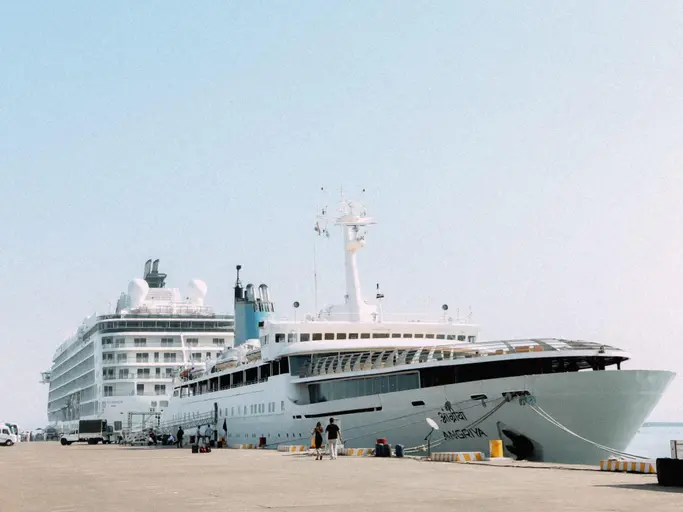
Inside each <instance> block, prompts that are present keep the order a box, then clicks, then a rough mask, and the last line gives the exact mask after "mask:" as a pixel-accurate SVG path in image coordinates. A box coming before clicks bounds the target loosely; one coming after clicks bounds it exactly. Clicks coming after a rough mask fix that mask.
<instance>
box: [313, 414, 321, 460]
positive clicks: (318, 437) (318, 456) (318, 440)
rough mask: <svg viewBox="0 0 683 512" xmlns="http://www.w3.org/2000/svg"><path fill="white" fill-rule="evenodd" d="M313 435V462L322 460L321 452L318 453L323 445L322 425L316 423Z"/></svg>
mask: <svg viewBox="0 0 683 512" xmlns="http://www.w3.org/2000/svg"><path fill="white" fill-rule="evenodd" d="M313 435H314V436H315V440H314V444H313V446H315V460H323V452H322V451H320V448H322V445H323V426H322V423H320V422H318V423H317V424H316V425H315V428H314V429H313Z"/></svg>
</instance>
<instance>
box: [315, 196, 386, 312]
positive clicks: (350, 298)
mask: <svg viewBox="0 0 683 512" xmlns="http://www.w3.org/2000/svg"><path fill="white" fill-rule="evenodd" d="M319 218H320V219H323V220H327V215H326V214H323V215H320V216H319ZM333 222H334V224H335V225H337V226H341V227H342V231H343V235H344V236H343V242H344V267H345V273H346V296H345V299H346V303H345V305H344V306H345V307H344V308H343V309H344V310H345V311H344V313H345V315H344V316H346V319H347V320H349V321H352V322H360V321H367V320H369V318H368V313H369V311H368V310H369V309H372V310H374V309H375V308H373V307H372V306H370V307H369V306H368V304H366V303H365V301H364V300H363V294H362V292H361V285H360V277H359V275H358V261H357V257H356V255H357V253H358V251H359V250H360V249H362V248H363V247H364V246H365V231H363V228H365V227H366V226H370V225H372V224H376V222H375V220H374V219H373V218H372V217H369V216H368V215H367V214H366V212H365V208H364V207H363V205H361V204H360V203H356V202H354V201H348V200H344V199H342V200H341V202H340V203H339V216H338V217H337V218H336V219H334V221H333Z"/></svg>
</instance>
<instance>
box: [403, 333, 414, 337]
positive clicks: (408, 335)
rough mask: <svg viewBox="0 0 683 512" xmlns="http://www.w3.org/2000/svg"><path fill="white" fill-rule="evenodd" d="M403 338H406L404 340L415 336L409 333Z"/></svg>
mask: <svg viewBox="0 0 683 512" xmlns="http://www.w3.org/2000/svg"><path fill="white" fill-rule="evenodd" d="M403 337H404V338H412V337H413V335H412V333H409V332H407V333H405V334H404V335H403Z"/></svg>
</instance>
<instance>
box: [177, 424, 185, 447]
mask: <svg viewBox="0 0 683 512" xmlns="http://www.w3.org/2000/svg"><path fill="white" fill-rule="evenodd" d="M184 435H185V431H184V430H183V427H178V432H177V435H176V444H177V445H178V448H182V447H183V436H184Z"/></svg>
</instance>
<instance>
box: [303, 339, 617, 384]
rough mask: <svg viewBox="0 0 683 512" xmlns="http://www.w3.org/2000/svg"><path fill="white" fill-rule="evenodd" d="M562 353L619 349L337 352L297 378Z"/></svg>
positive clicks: (495, 345) (528, 343)
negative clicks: (539, 353)
mask: <svg viewBox="0 0 683 512" xmlns="http://www.w3.org/2000/svg"><path fill="white" fill-rule="evenodd" d="M565 350H595V351H596V353H597V354H599V353H602V352H604V351H605V350H619V349H617V348H614V347H610V346H607V345H601V344H598V343H593V342H584V341H568V340H559V339H535V340H510V341H494V342H482V343H471V344H458V345H442V346H422V347H414V348H389V349H383V350H380V349H378V350H369V351H356V352H340V353H337V354H330V355H313V356H311V358H310V360H309V361H307V362H305V363H304V364H303V365H302V366H301V368H300V371H299V377H301V378H306V377H317V376H321V375H330V374H336V373H346V372H358V371H368V370H377V369H382V368H390V367H398V366H405V367H409V366H411V365H415V364H419V363H429V362H435V361H444V360H445V361H448V360H456V359H469V358H480V357H487V356H502V355H506V354H507V355H512V354H526V353H530V352H547V351H552V352H556V351H565Z"/></svg>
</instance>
